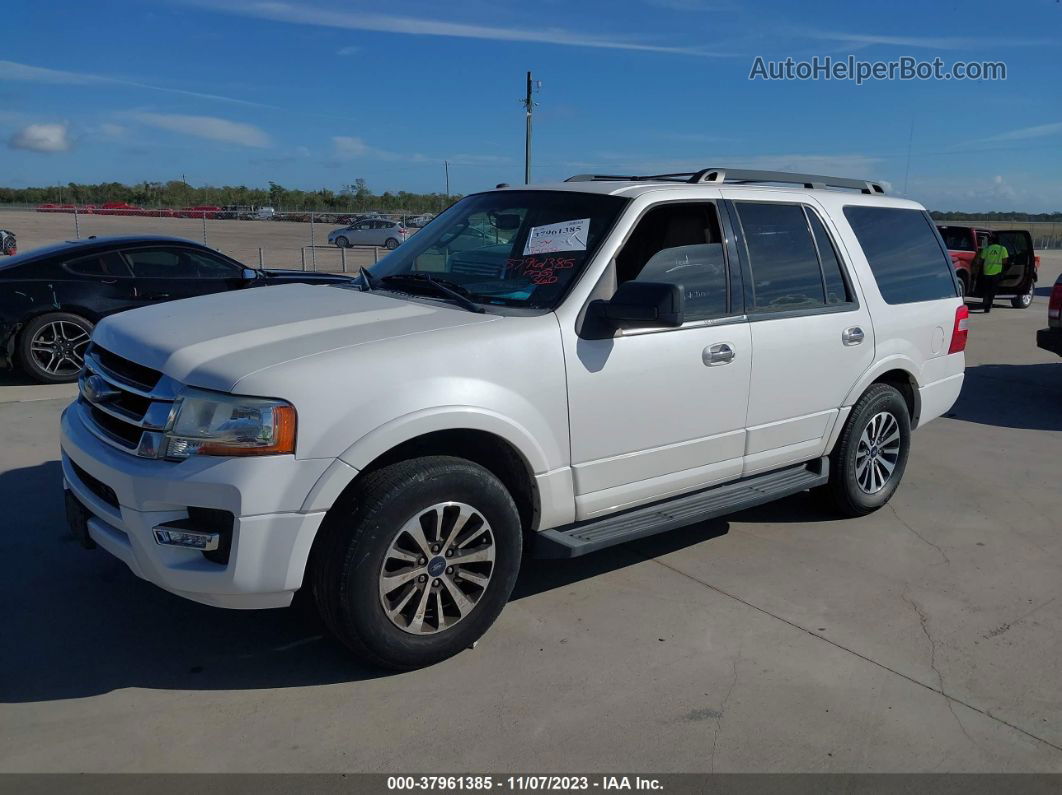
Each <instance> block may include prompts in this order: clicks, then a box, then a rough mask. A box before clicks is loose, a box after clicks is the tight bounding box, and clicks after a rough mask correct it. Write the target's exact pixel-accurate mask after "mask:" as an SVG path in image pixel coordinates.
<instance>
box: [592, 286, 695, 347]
mask: <svg viewBox="0 0 1062 795" xmlns="http://www.w3.org/2000/svg"><path fill="white" fill-rule="evenodd" d="M684 322H685V294H684V291H683V288H682V285H680V284H666V283H663V282H624V283H623V284H621V285H620V286H619V288H618V289H617V290H616V293H615V295H613V296H612V298H611V299H610V300H608V301H594V302H593V303H591V304H590V306H589V307H588V308H587V314H586V324H585V326H584V328H583V332H584V333H583V336H584V337H586V338H587V339H603V338H605V337H610V336H612V333H613V332H614V331H615V330H616V329H637V328H678V327H679V326H681V325H682V324H683V323H684Z"/></svg>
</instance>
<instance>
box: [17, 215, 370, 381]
mask: <svg viewBox="0 0 1062 795" xmlns="http://www.w3.org/2000/svg"><path fill="white" fill-rule="evenodd" d="M349 281H350V277H348V276H344V275H342V274H338V273H308V272H306V271H296V270H256V269H253V268H248V267H247V266H245V265H243V264H241V263H239V262H237V261H236V260H234V259H230V258H229V257H226V256H225V255H224V254H219V253H218V252H217V251H214V250H213V249H210V248H207V247H206V246H203V245H200V244H199V243H194V242H192V241H190V240H182V239H180V238H174V237H153V236H145V237H108V238H102V237H101V238H89V239H88V240H79V241H76V242H73V241H72V242H67V243H60V244H58V245H54V246H48V247H45V248H39V249H35V250H34V251H30V252H27V253H25V254H21V255H19V256H16V257H13V258H11V259H9V260H7V261H0V364H4V365H8V366H12V365H14V364H16V363H17V364H18V365H19V366H21V367H22V369H23V370H25V372H26V373H27V374H28V375H30V376H31V377H32V378H34V379H36V380H37V381H40V382H42V383H61V382H64V381H73V380H75V379H76V378H77V374H78V372H79V371H80V370H81V365H82V363H83V362H82V354H83V353H84V350H85V347H86V346H87V345H88V341H89V337H90V336H91V334H92V328H93V326H94V325H95V324H96V323H97V322H99V320H100V318H103V317H105V316H107V315H110V314H113V313H115V312H121V311H123V310H125V309H133V308H135V307H138V306H145V305H148V304H154V303H159V302H160V301H173V300H176V299H178V298H190V297H192V296H196V295H206V294H207V293H218V292H223V291H226V290H242V289H246V288H249V287H261V286H267V285H271V284H286V283H289V282H309V283H326V282H349Z"/></svg>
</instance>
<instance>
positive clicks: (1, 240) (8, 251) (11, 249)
mask: <svg viewBox="0 0 1062 795" xmlns="http://www.w3.org/2000/svg"><path fill="white" fill-rule="evenodd" d="M17 253H18V243H16V242H15V233H14V232H9V231H8V230H6V229H0V254H5V255H7V256H9V257H13V256H15V254H17Z"/></svg>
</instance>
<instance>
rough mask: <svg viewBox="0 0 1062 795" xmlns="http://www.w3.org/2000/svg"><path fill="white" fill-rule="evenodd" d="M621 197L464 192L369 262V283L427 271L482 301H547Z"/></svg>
mask: <svg viewBox="0 0 1062 795" xmlns="http://www.w3.org/2000/svg"><path fill="white" fill-rule="evenodd" d="M626 203H627V199H624V198H620V197H618V196H609V195H605V194H597V193H577V192H574V191H544V190H528V191H519V190H515V191H511V190H504V191H494V192H491V193H480V194H476V195H473V196H467V197H465V198H464V199H462V200H461V201H459V202H457V203H456V204H454V205H453V206H452V207H450V208H449V209H448V210H446V212H444V213H442V214H441V215H440V216H438V217H437V218H435V219H434V220H433V221H432V222H431V223H429V224H428V225H427V226H426V227H424V229H422V230H421V231H419V232H417V233H416V234H415V235H413V237H411V238H410V239H409V240H408V241H407V242H405V243H403V244H402V245H401V246H400V247H399V248H398V249H396V250H395V251H394V253H392V254H389V255H388V256H386V257H384V258H383V259H382V260H380V261H379V262H378V263H377V264H376V265H374V266H373V267H372V269H371V274H372V277H373V279H372V282H373V285H374V286H376V287H377V289H381V288H382V289H396V290H402V291H405V290H406V288H407V286H408V284H409V283H411V282H412V280H410V279H402V278H396V279H391V280H389V279H388V277H389V276H395V277H402V276H405V275H407V274H427V275H428V276H430V277H432V278H433V279H436V280H438V281H439V282H442V283H444V284H447V285H449V286H451V287H453V288H455V289H458V290H459V291H460V292H462V294H464V295H467V297H468V298H470V299H471V300H473V301H476V302H479V303H483V304H497V305H504V306H517V307H528V308H552V307H554V306H555V305H556V304H557V302H558V301H559V300H560V299H561V298H562V297H563V296H564V293H565V292H566V291H567V289H568V287H569V286H570V285H571V284H572V283H573V282H574V281H575V279H576V278H577V276H578V275H579V273H580V272H581V271H582V269H583V267H584V266H585V265H586V263H587V262H588V261H589V260H590V258H591V257H592V256H593V255H594V251H595V250H596V249H597V247H598V245H599V244H600V243H601V240H602V239H603V238H604V236H605V234H606V233H607V232H608V230H609V229H611V228H612V224H613V223H614V222H615V220H616V217H617V216H618V215H619V212H620V210H621V209H622V208H623V206H624V205H625V204H626ZM418 278H420V277H418ZM389 282H390V283H389Z"/></svg>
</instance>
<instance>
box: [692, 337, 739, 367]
mask: <svg viewBox="0 0 1062 795" xmlns="http://www.w3.org/2000/svg"><path fill="white" fill-rule="evenodd" d="M736 356H737V353H735V351H734V346H733V345H731V344H730V343H729V342H720V343H719V344H718V345H709V346H708V347H707V348H705V349H704V351H703V352H702V353H701V361H703V362H704V363H705V364H706V365H707V366H708V367H715V366H716V365H719V364H730V363H731V362H732V361H734V357H736Z"/></svg>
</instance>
